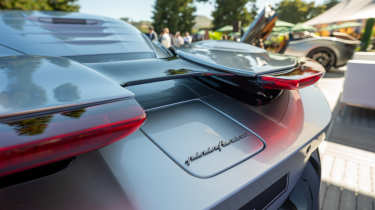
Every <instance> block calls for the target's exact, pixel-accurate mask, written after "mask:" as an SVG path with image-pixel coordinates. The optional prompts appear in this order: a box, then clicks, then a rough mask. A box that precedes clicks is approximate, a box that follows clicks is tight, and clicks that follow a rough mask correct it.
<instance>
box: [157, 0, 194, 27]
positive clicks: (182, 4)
mask: <svg viewBox="0 0 375 210" xmlns="http://www.w3.org/2000/svg"><path fill="white" fill-rule="evenodd" d="M195 11H196V8H195V6H194V4H193V0H156V3H155V6H154V11H153V17H152V20H153V25H154V28H155V31H157V32H161V31H162V29H163V28H165V27H168V28H169V30H170V31H171V32H172V33H176V32H177V31H181V32H191V29H192V28H193V26H194V24H195V23H194V18H195V16H194V15H193V13H194V12H195Z"/></svg>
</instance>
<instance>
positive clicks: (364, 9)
mask: <svg viewBox="0 0 375 210" xmlns="http://www.w3.org/2000/svg"><path fill="white" fill-rule="evenodd" d="M368 18H375V0H342V2H340V3H338V4H337V5H336V6H334V7H332V8H331V9H329V10H327V11H326V12H324V13H323V14H321V15H319V16H317V17H315V18H313V19H311V20H309V21H307V22H305V24H306V25H318V24H326V23H333V22H341V21H353V20H362V19H368Z"/></svg>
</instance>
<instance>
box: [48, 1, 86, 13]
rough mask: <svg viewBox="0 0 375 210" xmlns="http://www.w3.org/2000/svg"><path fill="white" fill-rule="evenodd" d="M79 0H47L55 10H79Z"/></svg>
mask: <svg viewBox="0 0 375 210" xmlns="http://www.w3.org/2000/svg"><path fill="white" fill-rule="evenodd" d="M77 1H78V0H47V3H48V5H49V6H50V7H51V9H52V10H54V11H66V12H78V11H79V8H80V7H79V5H78V4H77Z"/></svg>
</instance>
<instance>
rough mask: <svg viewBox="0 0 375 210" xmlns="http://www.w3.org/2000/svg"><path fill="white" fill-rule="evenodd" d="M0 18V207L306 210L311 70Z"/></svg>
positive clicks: (263, 55) (315, 115)
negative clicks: (172, 49) (171, 49)
mask: <svg viewBox="0 0 375 210" xmlns="http://www.w3.org/2000/svg"><path fill="white" fill-rule="evenodd" d="M0 17H1V18H0V30H1V31H2V36H1V38H0V55H1V57H0V122H1V123H0V176H1V177H0V203H1V207H0V208H3V209H29V210H32V209H38V210H43V209H48V210H50V209H64V210H66V209H90V210H95V209H98V210H99V209H163V210H167V209H173V210H175V209H278V208H282V209H290V208H298V209H299V208H304V209H318V206H319V199H318V195H319V186H320V157H319V153H318V150H317V148H318V146H319V144H320V143H321V142H322V141H323V139H324V136H325V131H326V129H327V127H328V125H329V122H330V118H331V112H330V109H329V107H328V104H327V102H326V100H325V98H324V96H323V94H322V93H321V91H320V90H319V89H318V88H317V87H315V86H314V84H315V83H316V82H317V81H318V80H319V79H320V78H321V77H322V76H323V74H324V70H323V68H322V67H321V66H320V65H319V64H317V63H316V62H314V61H310V60H305V59H297V58H295V57H291V56H284V55H278V54H271V53H268V52H267V51H265V50H263V49H260V48H257V47H254V46H250V45H248V44H244V43H236V42H219V41H206V42H198V43H195V44H193V45H192V46H191V47H190V48H185V49H181V50H176V51H175V52H171V51H168V50H165V49H163V48H160V47H159V46H158V45H157V44H155V43H152V42H151V41H150V40H148V39H147V38H146V37H145V36H144V35H143V34H142V33H141V32H139V31H138V30H137V29H135V28H134V27H133V26H131V25H129V24H127V23H124V22H122V21H120V20H114V19H110V18H104V17H98V16H92V15H85V14H79V13H62V12H36V11H33V12H31V11H28V12H22V11H5V12H4V11H1V12H0Z"/></svg>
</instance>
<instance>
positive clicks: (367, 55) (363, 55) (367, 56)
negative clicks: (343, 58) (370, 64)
mask: <svg viewBox="0 0 375 210" xmlns="http://www.w3.org/2000/svg"><path fill="white" fill-rule="evenodd" d="M353 60H365V61H375V52H356V53H354V56H353Z"/></svg>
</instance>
